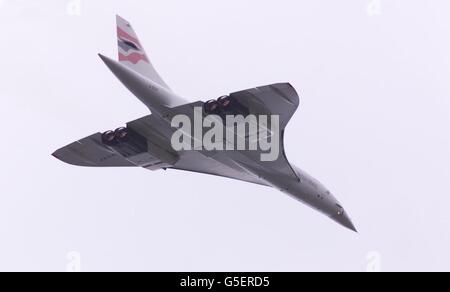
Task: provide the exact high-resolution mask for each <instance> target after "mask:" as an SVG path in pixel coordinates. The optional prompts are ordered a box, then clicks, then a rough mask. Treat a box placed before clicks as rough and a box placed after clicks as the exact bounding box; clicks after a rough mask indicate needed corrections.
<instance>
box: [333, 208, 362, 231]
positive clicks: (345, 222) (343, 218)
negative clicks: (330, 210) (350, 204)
mask: <svg viewBox="0 0 450 292" xmlns="http://www.w3.org/2000/svg"><path fill="white" fill-rule="evenodd" d="M332 219H333V220H334V221H336V222H337V223H339V224H341V225H342V226H344V227H345V228H348V229H350V230H352V231H354V232H358V230H356V227H355V225H354V224H353V222H352V220H351V219H350V217H348V215H347V213H345V212H344V213H343V214H341V215H336V216H333V217H332Z"/></svg>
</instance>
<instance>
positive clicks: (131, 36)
mask: <svg viewBox="0 0 450 292" xmlns="http://www.w3.org/2000/svg"><path fill="white" fill-rule="evenodd" d="M117 38H118V46H119V62H120V63H122V64H124V65H126V66H127V67H129V68H130V69H132V70H134V71H136V72H138V73H140V74H142V75H143V76H145V77H147V78H149V79H151V80H152V81H153V82H155V83H157V84H159V85H161V86H162V87H164V88H166V89H167V90H170V88H169V86H167V84H166V83H165V82H164V80H163V79H162V78H161V76H159V74H158V72H157V71H156V70H155V68H154V67H153V65H152V63H151V62H150V60H149V58H148V56H147V54H146V53H145V50H144V47H143V46H142V45H141V43H140V41H139V39H138V37H137V35H136V33H135V32H134V30H133V28H132V27H131V24H130V23H129V22H128V21H126V20H125V19H123V18H122V17H120V16H119V15H117Z"/></svg>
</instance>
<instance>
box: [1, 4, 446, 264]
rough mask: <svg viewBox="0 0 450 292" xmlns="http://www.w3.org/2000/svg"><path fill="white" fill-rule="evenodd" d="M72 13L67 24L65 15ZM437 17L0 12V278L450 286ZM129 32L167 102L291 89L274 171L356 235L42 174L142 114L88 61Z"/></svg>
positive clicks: (136, 179)
mask: <svg viewBox="0 0 450 292" xmlns="http://www.w3.org/2000/svg"><path fill="white" fill-rule="evenodd" d="M79 4H81V6H79ZM449 10H450V3H449V2H448V1H444V0H441V1H439V0H435V1H421V0H344V1H332V0H320V1H317V0H315V1H312V0H310V1H305V0H302V1H299V0H292V1H281V0H279V1H262V0H254V1H242V0H228V1H210V0H208V1H207V0H203V1H201V0H191V1H182V0H179V1H174V0H170V1H168V0H164V1H140V0H139V1H137V0H135V1H132V0H130V1H118V0H114V1H111V0H108V1H106V0H104V1H100V0H89V1H86V0H82V1H81V2H80V1H77V0H73V1H69V0H64V1H61V0H46V1H44V0H40V1H25V0H0V32H1V36H2V42H1V44H2V45H1V46H0V55H1V58H0V100H1V104H2V105H1V106H0V122H1V126H2V129H1V131H0V137H1V140H0V141H1V144H0V145H1V146H0V147H1V152H2V154H3V159H2V160H1V161H2V163H1V168H0V172H1V175H0V182H1V184H0V186H1V192H0V270H3V271H6V270H15V271H30V270H31V271H65V270H67V269H75V270H78V269H81V270H83V271H104V270H106V271H366V270H373V269H375V270H379V269H381V270H383V271H403V270H406V271H417V270H419V271H420V270H427V271H430V270H431V271H436V270H450V251H449V250H448V247H449V246H450V227H449V223H450V212H449V208H450V186H449V181H450V135H449V133H450V131H449V125H450V83H449V80H450V55H449V52H450V41H449V35H450V17H449V13H448V11H449ZM117 13H118V14H120V15H122V16H123V17H125V18H127V19H128V20H129V21H130V22H131V23H132V24H133V26H134V28H135V29H136V31H137V33H138V34H139V35H140V39H141V41H142V43H143V44H144V46H145V47H146V50H147V52H148V53H149V56H150V58H151V59H152V61H153V63H154V64H155V66H156V67H157V69H158V70H159V72H160V73H161V75H162V76H163V78H164V79H165V80H166V81H167V83H169V85H170V86H171V87H172V88H173V89H174V90H175V91H176V92H177V93H179V94H180V95H183V96H186V97H187V98H188V99H190V100H192V101H195V100H208V99H211V98H216V97H218V96H221V95H223V94H227V93H230V92H234V91H237V90H242V89H247V88H251V87H255V86H260V85H266V84H271V83H276V82H290V83H291V84H292V85H293V86H294V87H295V88H296V89H297V90H298V92H299V93H300V96H301V106H300V109H299V111H298V112H297V113H296V115H295V116H294V118H293V119H292V121H291V123H290V124H289V126H288V128H287V132H286V150H287V155H288V157H289V160H290V161H291V162H292V163H294V164H296V165H298V166H300V167H301V168H302V169H304V170H306V171H307V172H309V173H311V174H312V175H313V176H314V177H316V178H317V179H319V180H320V181H321V182H323V183H324V184H325V185H326V186H327V187H328V188H329V189H330V190H331V191H332V192H333V193H334V194H335V195H336V197H337V198H338V199H339V200H340V201H341V202H342V204H343V205H344V207H345V208H346V210H347V211H348V212H349V213H350V216H351V217H352V219H353V221H354V223H355V225H356V226H357V227H358V229H359V231H360V234H354V233H352V232H349V231H347V230H345V229H343V228H341V227H340V226H339V225H337V224H336V223H334V222H333V221H331V220H330V219H328V218H326V217H324V216H323V215H321V214H319V213H317V212H315V211H314V210H312V209H310V208H308V207H306V206H304V205H302V204H301V203H299V202H297V201H294V200H293V199H291V198H289V197H287V196H285V195H283V194H282V193H280V192H278V191H276V190H273V189H269V188H265V187H260V186H255V185H250V184H246V183H243V182H237V181H231V180H227V179H223V178H218V177H209V176H204V175H198V174H190V173H182V172H175V171H168V172H150V171H145V170H142V169H87V168H77V167H72V166H68V165H65V164H62V163H61V162H59V161H57V160H56V159H54V158H53V157H51V156H50V154H51V153H52V152H53V151H55V150H56V149H58V148H60V147H62V146H64V145H66V144H68V143H70V142H73V141H75V140H78V139H80V138H83V137H85V136H88V135H90V134H92V133H95V132H99V131H105V130H109V129H115V128H117V127H119V126H122V125H124V124H125V123H126V122H127V121H130V120H134V119H136V118H139V117H141V116H144V115H147V114H148V112H147V109H146V107H145V106H144V105H142V104H141V103H140V102H139V101H138V100H137V99H136V98H135V97H134V96H132V94H131V93H129V92H128V91H127V90H126V89H125V88H124V87H123V86H122V85H121V84H120V83H119V82H118V81H117V80H116V79H115V77H114V76H113V75H112V74H111V73H110V72H109V70H108V69H107V68H106V67H105V66H104V64H103V63H102V62H101V61H100V59H99V58H98V56H97V53H99V52H101V53H103V54H106V55H108V56H110V57H114V58H115V57H116V50H117V43H116V35H115V33H116V32H115V29H116V28H115V15H116V14H117Z"/></svg>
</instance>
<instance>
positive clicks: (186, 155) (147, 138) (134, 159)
mask: <svg viewBox="0 0 450 292" xmlns="http://www.w3.org/2000/svg"><path fill="white" fill-rule="evenodd" d="M117 35H118V49H119V61H115V60H112V59H110V58H108V57H105V56H103V55H100V58H101V59H102V60H103V62H104V63H105V64H106V65H107V66H108V68H109V69H110V70H111V71H112V73H114V75H115V76H116V77H117V78H118V79H119V80H120V81H121V82H122V83H123V85H125V86H126V87H127V88H128V89H129V90H130V91H131V92H132V93H133V94H134V95H135V96H136V97H137V98H138V99H139V100H140V101H141V102H142V103H143V104H144V105H145V106H147V107H148V109H149V110H150V112H151V114H150V115H148V116H146V117H143V118H141V119H138V120H135V121H132V122H130V123H128V124H127V125H126V127H122V128H118V129H117V130H115V131H107V132H104V133H97V134H94V135H92V136H89V137H87V138H84V139H81V140H79V141H77V142H75V143H72V144H70V145H68V146H66V147H64V148H61V149H60V150H58V151H56V152H55V153H54V154H53V156H54V157H56V158H58V159H59V160H61V161H63V162H65V163H68V164H72V165H77V166H86V167H142V168H145V169H149V170H161V169H162V170H168V169H169V170H182V171H190V172H196V173H202V174H209V175H216V176H221V177H226V178H231V179H236V180H241V181H245V182H250V183H254V184H258V185H264V186H269V187H272V188H275V189H278V190H280V191H281V192H283V193H286V194H287V195H289V196H291V197H293V198H295V199H297V200H299V201H301V202H303V203H305V204H306V205H308V206H310V207H312V208H314V209H316V210H318V211H320V212H321V213H323V214H325V215H326V216H328V217H330V218H331V219H332V220H334V221H336V222H337V223H339V224H340V225H342V226H344V227H346V228H348V229H350V230H352V231H355V232H356V228H355V226H354V225H353V223H352V222H351V220H350V218H349V216H348V214H347V213H346V212H345V210H344V208H343V207H342V206H341V205H340V203H339V202H338V201H337V200H336V198H335V197H334V196H333V195H332V194H331V193H330V191H328V190H327V189H326V188H325V187H324V186H323V185H322V184H321V183H320V182H318V181H317V180H315V179H314V178H312V177H311V176H309V175H308V174H307V173H305V172H304V171H302V170H300V169H299V168H297V167H295V166H294V165H292V164H290V163H289V161H288V160H287V158H286V154H285V151H284V147H283V146H284V145H283V140H284V139H283V137H284V132H285V128H286V126H287V124H288V122H289V120H290V119H291V117H292V116H293V115H294V113H295V112H296V110H297V108H298V106H299V96H298V94H297V92H296V91H295V89H294V88H293V87H292V86H291V85H290V84H288V83H286V84H273V85H269V86H263V87H258V88H252V89H248V90H244V91H240V92H236V93H232V94H230V95H226V96H223V97H220V98H219V99H217V100H210V101H208V102H201V101H199V102H194V103H190V102H188V101H186V100H184V99H183V98H181V97H180V96H179V95H177V94H175V93H174V92H173V91H172V90H171V89H170V88H169V86H168V85H167V84H166V83H165V82H164V80H163V79H162V78H161V76H160V75H159V74H158V73H157V71H156V70H155V68H154V67H153V65H152V64H151V62H150V60H149V58H148V56H147V54H146V53H145V51H144V49H143V47H142V45H141V43H140V41H139V39H138V37H137V35H136V33H135V32H134V30H133V28H132V26H131V25H130V23H129V22H128V21H126V20H125V19H123V18H121V17H120V16H117ZM196 108H201V109H203V110H202V117H203V118H208V117H209V116H215V117H217V116H218V117H221V116H223V115H224V113H226V114H227V115H241V116H249V115H270V116H278V121H279V129H278V131H279V133H278V134H279V135H278V136H277V135H274V134H273V133H270V130H269V131H268V132H269V134H268V135H267V136H271V137H272V139H277V140H276V141H275V142H276V143H277V144H276V145H277V146H278V147H279V155H278V156H277V157H276V158H275V159H272V160H268V161H264V160H262V159H261V156H260V154H261V153H260V152H261V150H258V149H256V150H246V149H239V150H234V151H227V150H223V151H217V150H211V151H208V150H205V149H204V147H200V148H199V147H197V148H195V147H193V149H190V150H181V151H180V150H177V151H176V150H175V149H174V147H173V143H172V141H173V135H174V133H175V132H176V131H179V129H177V128H176V127H173V123H172V122H173V119H174V117H176V116H179V115H184V116H187V117H189V118H193V115H194V112H195V109H196ZM223 127H224V128H225V127H226V126H225V125H223ZM260 128H261V127H258V131H259V129H260ZM226 131H230V129H229V128H228V129H227V130H226ZM191 133H192V132H191ZM187 135H189V134H187ZM227 137H228V136H227ZM258 137H259V136H257V138H256V139H258ZM274 137H275V138H274ZM244 138H245V139H247V140H248V139H251V138H250V136H248V135H247V136H245V137H244ZM226 139H227V138H226ZM226 139H223V140H222V141H218V142H219V143H227V142H228V141H225V140H226ZM216 142H217V141H216ZM194 143H195V142H194Z"/></svg>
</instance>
